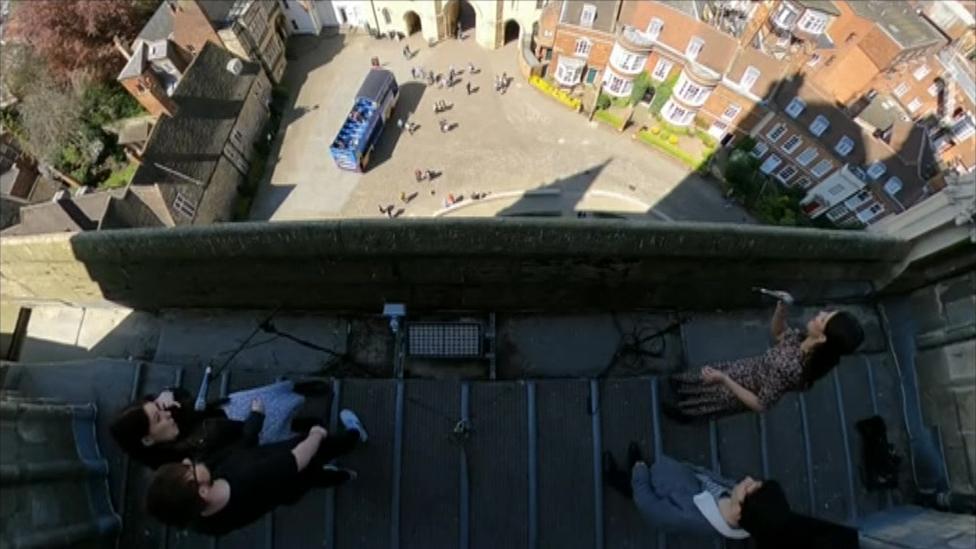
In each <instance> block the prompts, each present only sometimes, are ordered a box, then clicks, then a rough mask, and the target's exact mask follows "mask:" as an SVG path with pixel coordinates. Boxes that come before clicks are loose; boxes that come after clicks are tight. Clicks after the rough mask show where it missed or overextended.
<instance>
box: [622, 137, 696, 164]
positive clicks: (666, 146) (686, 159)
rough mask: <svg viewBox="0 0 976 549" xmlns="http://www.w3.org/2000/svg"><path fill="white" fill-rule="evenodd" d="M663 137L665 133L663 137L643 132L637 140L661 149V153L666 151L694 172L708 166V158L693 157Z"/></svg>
mask: <svg viewBox="0 0 976 549" xmlns="http://www.w3.org/2000/svg"><path fill="white" fill-rule="evenodd" d="M663 135H664V134H663V133H662V135H661V136H658V135H654V134H652V133H651V132H647V131H642V132H638V134H637V138H638V139H640V140H641V141H643V142H644V143H647V144H648V145H650V146H652V147H654V148H656V149H660V150H661V151H664V152H665V153H667V154H669V155H671V156H673V157H675V158H677V159H678V160H680V161H681V162H683V163H684V164H685V165H687V166H688V167H690V168H692V169H694V170H700V169H702V168H703V167H704V166H705V165H707V163H708V158H705V159H701V158H695V157H694V156H693V155H691V154H688V153H687V152H686V151H684V150H682V149H681V148H679V147H676V146H675V145H674V144H672V143H670V142H669V140H668V139H667V138H666V137H662V136H663Z"/></svg>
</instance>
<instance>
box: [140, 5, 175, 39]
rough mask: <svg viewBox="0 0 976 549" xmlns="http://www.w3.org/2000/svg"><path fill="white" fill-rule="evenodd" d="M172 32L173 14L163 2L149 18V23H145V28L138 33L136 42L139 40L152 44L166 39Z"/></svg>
mask: <svg viewBox="0 0 976 549" xmlns="http://www.w3.org/2000/svg"><path fill="white" fill-rule="evenodd" d="M172 32H173V12H172V11H171V10H170V8H169V5H167V3H166V2H163V3H161V4H160V5H159V7H158V8H156V12H155V13H153V15H152V17H150V18H149V21H146V24H145V26H143V27H142V30H141V31H139V35H138V36H137V37H136V40H140V39H141V40H143V41H145V42H153V41H155V40H162V39H164V38H168V37H169V35H170V33H172Z"/></svg>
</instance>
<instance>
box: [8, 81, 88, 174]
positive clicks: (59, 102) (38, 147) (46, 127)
mask: <svg viewBox="0 0 976 549" xmlns="http://www.w3.org/2000/svg"><path fill="white" fill-rule="evenodd" d="M82 90H83V84H82V83H81V82H78V81H75V82H74V83H73V84H72V85H69V86H63V85H61V84H60V83H58V82H56V81H55V80H54V79H53V78H52V77H43V76H42V77H39V78H38V79H36V80H35V81H34V83H33V85H32V86H31V90H30V93H29V94H28V95H26V96H25V97H24V98H23V100H22V101H21V102H20V103H19V104H18V105H17V112H18V114H19V115H20V120H21V123H22V124H23V129H24V132H25V133H26V135H27V149H28V151H29V152H30V153H31V154H32V155H34V156H35V157H37V158H38V159H41V160H44V161H47V162H52V163H53V162H55V161H56V159H57V157H58V156H59V153H60V151H61V149H62V148H64V147H65V146H67V145H68V144H69V143H76V144H78V143H79V137H80V132H81V129H82V124H81V97H82V93H83V91H82Z"/></svg>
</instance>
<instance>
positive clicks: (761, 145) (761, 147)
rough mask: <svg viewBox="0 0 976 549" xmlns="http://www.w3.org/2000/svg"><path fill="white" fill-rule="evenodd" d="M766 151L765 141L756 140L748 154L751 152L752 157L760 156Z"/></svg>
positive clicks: (767, 149) (767, 146)
mask: <svg viewBox="0 0 976 549" xmlns="http://www.w3.org/2000/svg"><path fill="white" fill-rule="evenodd" d="M767 152H769V145H767V144H766V142H765V141H756V146H754V147H753V148H752V150H751V151H749V154H751V155H752V157H753V158H762V157H763V155H764V154H766V153H767Z"/></svg>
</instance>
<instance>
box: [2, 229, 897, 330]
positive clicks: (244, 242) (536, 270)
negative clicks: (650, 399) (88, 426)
mask: <svg viewBox="0 0 976 549" xmlns="http://www.w3.org/2000/svg"><path fill="white" fill-rule="evenodd" d="M0 252H2V253H0V275H2V277H3V278H2V280H3V285H2V297H3V299H4V300H6V301H15V302H45V301H64V302H70V303H76V304H91V303H96V302H102V301H111V302H115V303H119V304H123V305H126V306H129V307H132V308H135V309H157V308H165V307H180V308H189V307H228V308H238V307H241V308H242V307H265V306H274V305H281V306H285V307H290V308H299V309H301V308H308V309H312V308H317V309H344V310H379V309H380V307H381V305H382V303H383V302H384V301H404V302H407V303H409V304H411V305H412V306H413V307H414V308H415V309H429V310H445V309H480V310H494V311H505V310H509V311H514V310H535V309H546V310H587V309H599V310H607V309H633V308H654V307H674V308H682V309H694V308H709V309H715V308H721V307H732V306H742V305H749V304H754V303H758V297H757V296H756V294H755V293H754V292H752V291H751V288H752V287H753V286H759V285H772V286H782V287H788V288H790V289H791V290H792V291H794V292H795V293H798V294H799V297H801V299H805V300H807V301H810V302H826V301H830V300H835V299H853V298H860V297H865V296H867V295H870V294H872V293H873V292H874V290H875V288H876V287H877V284H878V283H880V282H882V281H884V280H887V279H888V278H890V277H891V276H892V273H893V272H895V271H896V270H897V269H898V268H899V265H900V262H901V260H902V258H903V257H904V256H905V255H906V254H907V253H908V243H907V242H906V241H903V240H900V239H896V238H892V237H888V236H884V235H874V234H869V233H859V232H841V231H819V230H799V229H782V228H774V227H763V226H747V225H725V224H708V223H667V224H663V223H661V224H659V223H653V222H634V221H615V220H588V221H587V222H579V221H578V220H547V219H533V220H529V219H463V220H456V221H451V222H449V223H445V222H444V220H409V221H403V222H389V221H385V220H384V221H380V220H337V221H319V222H296V223H235V224H220V225H211V226H204V227H186V228H172V229H162V230H154V229H149V230H118V231H102V232H90V233H80V234H76V235H66V234H65V235H61V234H58V235H42V236H31V237H16V238H9V239H4V240H3V242H2V243H0Z"/></svg>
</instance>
